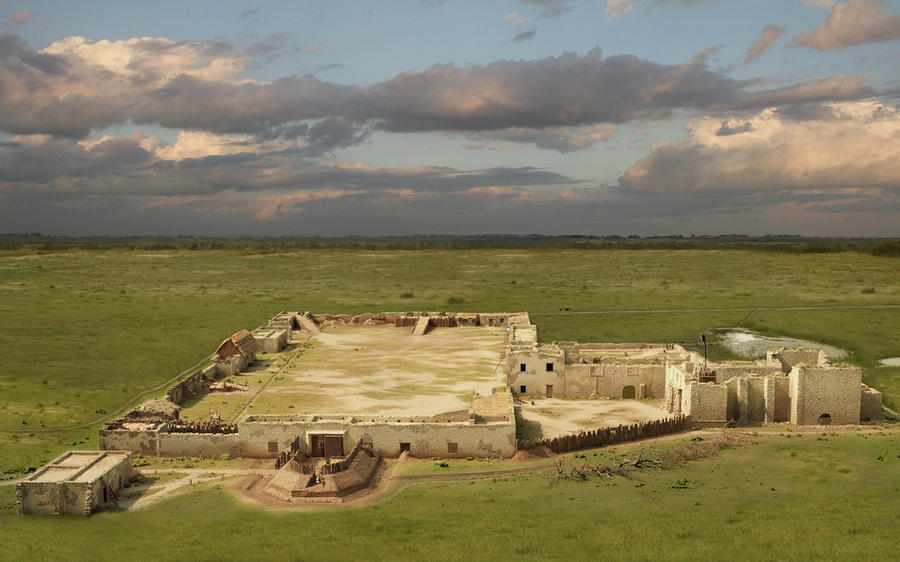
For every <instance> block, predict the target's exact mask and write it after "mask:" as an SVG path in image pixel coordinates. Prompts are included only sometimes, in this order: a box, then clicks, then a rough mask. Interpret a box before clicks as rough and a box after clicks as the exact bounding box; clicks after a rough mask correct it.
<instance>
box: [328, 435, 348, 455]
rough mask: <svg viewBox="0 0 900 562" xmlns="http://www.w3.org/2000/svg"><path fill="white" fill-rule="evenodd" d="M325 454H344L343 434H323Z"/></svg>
mask: <svg viewBox="0 0 900 562" xmlns="http://www.w3.org/2000/svg"><path fill="white" fill-rule="evenodd" d="M324 437H325V456H326V457H343V456H344V436H343V435H325V436H324Z"/></svg>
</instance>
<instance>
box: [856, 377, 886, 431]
mask: <svg viewBox="0 0 900 562" xmlns="http://www.w3.org/2000/svg"><path fill="white" fill-rule="evenodd" d="M859 398H860V400H859V421H860V422H881V421H883V420H884V410H882V407H881V398H882V396H881V392H879V391H877V390H875V389H874V388H869V387H868V386H866V385H862V388H861V389H860V397H859Z"/></svg>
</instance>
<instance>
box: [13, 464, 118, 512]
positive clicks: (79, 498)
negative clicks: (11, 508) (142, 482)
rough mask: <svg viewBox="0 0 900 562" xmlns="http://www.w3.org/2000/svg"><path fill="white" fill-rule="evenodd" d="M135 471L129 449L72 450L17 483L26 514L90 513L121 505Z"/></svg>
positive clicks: (20, 506) (18, 499)
mask: <svg viewBox="0 0 900 562" xmlns="http://www.w3.org/2000/svg"><path fill="white" fill-rule="evenodd" d="M133 474H134V462H133V461H132V458H131V453H130V452H127V451H69V452H68V453H64V454H63V455H61V456H60V457H58V458H57V459H55V460H53V461H52V462H50V463H49V464H47V465H45V466H43V467H41V469H40V470H38V471H37V472H35V473H34V474H32V475H31V476H29V477H28V478H26V479H25V480H23V481H22V482H19V483H18V484H17V485H16V505H17V507H18V509H19V513H20V514H22V515H25V514H31V513H37V514H55V515H90V514H91V513H93V512H95V511H98V510H100V509H103V508H109V507H115V506H117V505H118V495H117V494H118V492H119V490H121V489H122V487H123V486H124V484H125V483H126V482H128V481H129V480H130V479H131V477H132V476H133Z"/></svg>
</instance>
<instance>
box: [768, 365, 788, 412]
mask: <svg viewBox="0 0 900 562" xmlns="http://www.w3.org/2000/svg"><path fill="white" fill-rule="evenodd" d="M769 380H770V383H771V384H772V385H773V386H774V387H775V412H774V415H775V422H776V423H777V422H787V421H791V379H790V377H789V376H787V375H785V374H778V375H773V376H771V377H769Z"/></svg>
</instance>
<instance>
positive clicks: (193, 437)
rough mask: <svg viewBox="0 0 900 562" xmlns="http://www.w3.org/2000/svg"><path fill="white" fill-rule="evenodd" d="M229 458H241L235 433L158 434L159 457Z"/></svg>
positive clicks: (239, 444)
mask: <svg viewBox="0 0 900 562" xmlns="http://www.w3.org/2000/svg"><path fill="white" fill-rule="evenodd" d="M222 455H229V456H231V457H240V456H241V441H240V437H238V434H237V433H160V434H159V456H161V457H180V456H192V457H220V456H222Z"/></svg>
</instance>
